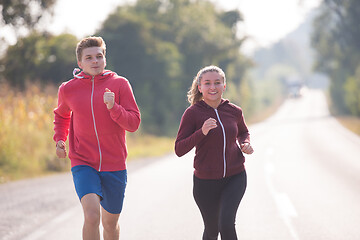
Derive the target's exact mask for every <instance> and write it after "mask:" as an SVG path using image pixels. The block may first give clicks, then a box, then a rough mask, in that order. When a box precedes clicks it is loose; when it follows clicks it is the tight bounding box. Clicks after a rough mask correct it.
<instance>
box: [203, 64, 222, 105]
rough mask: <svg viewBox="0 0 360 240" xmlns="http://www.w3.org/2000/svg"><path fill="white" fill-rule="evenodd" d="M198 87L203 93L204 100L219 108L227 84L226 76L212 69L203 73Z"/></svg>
mask: <svg viewBox="0 0 360 240" xmlns="http://www.w3.org/2000/svg"><path fill="white" fill-rule="evenodd" d="M198 88H199V91H200V92H201V93H202V95H203V98H204V101H205V102H206V103H207V104H208V105H209V106H211V107H213V108H217V106H219V104H220V102H221V98H222V94H223V92H224V91H225V88H226V85H225V83H224V78H223V77H222V76H221V75H220V74H219V73H218V72H216V71H211V72H206V73H204V74H202V76H201V79H200V83H199V85H198Z"/></svg>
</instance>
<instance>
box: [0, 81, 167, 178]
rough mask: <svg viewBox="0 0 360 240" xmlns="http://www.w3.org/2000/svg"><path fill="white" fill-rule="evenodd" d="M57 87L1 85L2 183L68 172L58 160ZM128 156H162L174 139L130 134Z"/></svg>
mask: <svg viewBox="0 0 360 240" xmlns="http://www.w3.org/2000/svg"><path fill="white" fill-rule="evenodd" d="M56 102H57V88H56V87H46V88H40V87H39V86H37V85H31V86H30V87H28V88H27V90H26V91H17V90H14V89H12V88H10V87H8V86H6V85H1V86H0V183H2V182H7V181H11V180H17V179H22V178H29V177H36V176H40V175H45V174H50V173H54V172H61V171H68V170H69V168H70V161H69V159H66V160H64V159H58V158H57V157H56V154H55V147H54V146H55V144H54V141H53V139H52V137H53V109H54V108H55V107H56ZM127 141H128V143H127V144H128V150H129V159H135V158H140V157H144V156H149V157H152V156H160V155H163V154H166V153H169V152H170V151H172V150H173V144H174V139H172V138H165V137H156V136H144V135H142V134H141V133H138V132H137V133H131V134H129V135H128V138H127Z"/></svg>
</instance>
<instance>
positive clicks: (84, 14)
mask: <svg viewBox="0 0 360 240" xmlns="http://www.w3.org/2000/svg"><path fill="white" fill-rule="evenodd" d="M212 1H213V2H214V3H216V4H217V5H219V6H220V7H222V8H224V9H226V10H230V9H234V8H238V9H239V10H240V12H241V13H242V14H243V16H244V18H245V22H244V24H242V26H240V28H241V31H245V34H246V35H249V36H251V39H250V40H248V41H247V43H245V44H244V46H243V49H242V51H243V52H244V53H247V54H251V52H252V51H253V50H254V49H255V48H257V47H266V46H269V45H271V44H272V43H275V42H276V41H278V40H279V39H281V38H282V37H284V36H285V35H287V34H288V33H290V32H291V31H293V30H294V29H295V28H296V27H297V26H298V25H299V24H301V22H302V21H303V19H304V16H305V15H306V14H307V13H308V12H309V10H311V9H312V8H314V7H316V6H318V5H319V3H320V1H321V0H271V1H270V0H212ZM131 2H133V0H101V1H98V0H57V4H56V6H55V16H54V20H53V21H52V22H50V23H49V25H48V26H49V30H50V31H51V32H53V33H55V34H60V33H62V32H65V31H66V32H70V33H72V34H74V35H76V36H77V37H78V38H81V37H84V36H87V35H91V34H93V33H94V32H95V30H96V29H98V28H99V27H100V25H101V23H102V21H104V20H105V19H106V17H107V16H108V14H109V13H111V12H112V11H113V10H114V8H115V7H116V6H117V5H118V4H119V3H131ZM0 33H1V31H0Z"/></svg>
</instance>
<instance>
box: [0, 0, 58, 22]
mask: <svg viewBox="0 0 360 240" xmlns="http://www.w3.org/2000/svg"><path fill="white" fill-rule="evenodd" d="M55 2H56V0H0V7H1V8H0V9H1V13H2V15H1V17H0V19H1V20H2V21H1V24H5V25H11V26H12V27H13V28H14V29H16V28H19V27H26V28H28V29H33V28H34V26H35V25H36V24H37V23H38V22H39V20H40V19H41V18H42V17H43V16H44V15H46V14H52V10H53V9H52V7H53V6H54V4H55Z"/></svg>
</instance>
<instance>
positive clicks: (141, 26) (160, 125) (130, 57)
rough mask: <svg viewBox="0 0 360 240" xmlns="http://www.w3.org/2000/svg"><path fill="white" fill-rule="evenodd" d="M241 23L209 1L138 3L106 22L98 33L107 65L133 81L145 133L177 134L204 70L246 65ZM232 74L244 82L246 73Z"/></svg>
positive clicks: (237, 15) (235, 15)
mask: <svg viewBox="0 0 360 240" xmlns="http://www.w3.org/2000/svg"><path fill="white" fill-rule="evenodd" d="M241 19H242V18H241V14H240V13H239V12H238V11H229V12H224V11H221V10H219V9H217V8H216V7H215V6H214V4H212V3H210V2H209V1H205V0H197V1H189V0H168V1H165V0H138V1H137V2H136V3H135V5H126V6H120V7H118V9H116V11H114V12H113V13H112V14H111V15H110V16H109V17H108V19H107V20H106V21H105V22H104V24H103V26H102V28H101V29H100V31H99V33H97V34H98V35H101V36H103V37H104V39H105V41H106V43H107V46H108V48H109V49H110V50H109V51H108V54H107V58H108V62H109V65H108V66H109V67H111V68H112V69H113V70H115V71H119V74H121V75H124V76H125V77H127V78H128V79H129V80H130V82H131V84H132V86H133V88H134V93H135V95H136V99H137V101H138V103H139V106H140V109H141V112H142V119H143V120H142V122H143V124H142V126H143V128H144V130H145V131H146V132H150V133H154V134H167V135H169V134H173V133H174V128H177V126H178V124H179V120H180V118H181V115H182V113H183V111H184V109H185V108H186V107H187V106H188V103H187V101H186V92H187V90H188V88H189V87H190V85H191V83H192V79H193V77H194V75H195V74H196V73H197V71H198V70H199V69H200V68H202V67H204V66H205V65H210V64H215V65H219V66H220V67H222V68H223V69H224V70H225V71H226V70H227V68H230V66H233V65H236V64H239V63H240V62H241V63H244V62H245V61H244V57H240V52H239V47H240V45H241V43H242V39H238V38H237V37H236V36H237V34H236V24H237V22H238V21H240V20H241ZM239 59H242V61H239ZM244 66H245V65H244ZM244 68H246V67H244ZM232 69H235V70H234V73H235V72H236V74H232V75H231V77H229V78H227V81H228V82H231V81H232V79H233V78H234V79H236V82H237V83H240V81H241V79H242V77H243V74H244V72H243V69H242V68H241V67H232ZM240 69H241V70H240Z"/></svg>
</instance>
